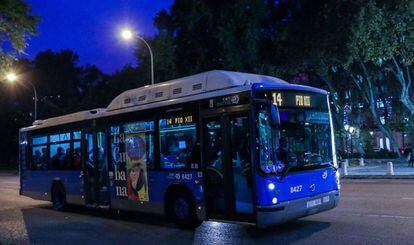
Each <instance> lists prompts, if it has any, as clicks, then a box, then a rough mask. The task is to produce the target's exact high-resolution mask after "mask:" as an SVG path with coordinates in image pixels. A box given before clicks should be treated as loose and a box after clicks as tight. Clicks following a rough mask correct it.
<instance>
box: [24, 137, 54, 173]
mask: <svg viewBox="0 0 414 245" xmlns="http://www.w3.org/2000/svg"><path fill="white" fill-rule="evenodd" d="M31 143H32V161H31V165H30V166H28V167H29V169H31V170H47V169H48V165H49V154H48V145H47V143H48V142H47V136H39V137H33V138H32V142H31Z"/></svg>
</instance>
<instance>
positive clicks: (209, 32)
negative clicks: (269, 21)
mask: <svg viewBox="0 0 414 245" xmlns="http://www.w3.org/2000/svg"><path fill="white" fill-rule="evenodd" d="M264 19H265V2H264V1H254V0H231V1H217V0H208V1H202V0H190V1H187V0H186V1H184V0H176V1H175V2H174V3H173V5H172V6H171V7H170V10H169V11H166V10H163V11H161V12H159V13H158V14H157V16H156V17H155V19H154V24H155V26H156V27H157V29H158V34H157V35H156V37H155V39H154V40H153V41H151V43H153V44H155V45H158V46H159V47H165V48H168V49H169V51H168V52H167V50H166V49H164V50H162V51H161V52H160V54H157V52H158V51H157V52H155V53H154V55H155V56H156V58H155V59H156V60H157V59H158V62H157V61H156V63H157V65H156V66H155V67H156V69H158V67H162V68H161V72H167V73H168V75H162V76H163V77H166V78H167V77H168V78H172V77H177V76H184V75H190V74H194V73H198V72H203V71H207V70H212V69H231V70H239V71H248V72H254V71H255V69H256V68H258V67H260V54H259V51H260V49H259V47H260V45H259V43H260V40H261V36H262V32H261V30H262V27H263V25H264ZM161 41H162V42H163V44H162V43H161ZM143 52H146V51H143ZM160 55H165V58H166V59H165V60H164V59H163V58H164V56H160ZM157 56H158V57H162V58H157ZM138 58H139V61H141V58H142V57H140V55H138ZM140 64H142V65H144V62H140ZM163 64H165V65H163ZM156 74H157V73H156ZM157 80H160V79H157Z"/></svg>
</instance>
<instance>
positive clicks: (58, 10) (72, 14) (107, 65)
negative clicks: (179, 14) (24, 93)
mask: <svg viewBox="0 0 414 245" xmlns="http://www.w3.org/2000/svg"><path fill="white" fill-rule="evenodd" d="M26 1H27V2H28V3H29V4H31V5H32V9H33V13H34V14H35V15H37V16H39V17H40V18H41V19H42V22H41V23H40V24H39V25H38V35H37V36H35V37H33V38H32V39H31V40H29V47H28V48H27V49H26V53H27V54H26V55H23V57H26V58H27V57H28V58H31V59H33V58H34V57H35V56H36V54H37V53H38V52H40V51H44V50H46V49H52V50H53V51H59V50H62V49H72V50H74V51H75V52H76V53H78V54H79V56H80V64H81V65H85V64H91V65H96V66H98V67H99V68H100V69H101V70H103V71H104V72H106V73H113V72H114V71H116V70H118V69H120V68H122V67H123V66H125V65H126V64H133V65H135V64H136V60H135V59H134V56H133V51H134V45H131V44H128V43H125V42H124V41H122V40H121V39H120V38H119V30H120V29H122V27H123V26H131V27H133V28H134V29H135V30H139V33H140V34H141V35H145V36H151V35H154V33H155V32H156V30H155V28H154V26H153V18H154V16H155V15H156V13H157V12H158V11H160V10H162V9H164V8H168V7H169V6H170V5H171V4H172V2H173V0H26ZM154 52H156V51H154Z"/></svg>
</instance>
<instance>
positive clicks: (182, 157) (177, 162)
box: [159, 116, 199, 169]
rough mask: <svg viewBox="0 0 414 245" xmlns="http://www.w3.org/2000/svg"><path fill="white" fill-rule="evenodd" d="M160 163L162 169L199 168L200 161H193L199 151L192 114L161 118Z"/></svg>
mask: <svg viewBox="0 0 414 245" xmlns="http://www.w3.org/2000/svg"><path fill="white" fill-rule="evenodd" d="M159 126H160V165H161V168H162V169H186V168H190V167H191V168H192V169H197V168H198V162H191V161H192V160H191V158H193V159H194V157H192V156H196V155H197V154H196V153H195V152H194V151H199V147H197V146H196V141H197V134H196V126H195V123H193V122H192V116H187V117H179V118H166V119H160V120H159Z"/></svg>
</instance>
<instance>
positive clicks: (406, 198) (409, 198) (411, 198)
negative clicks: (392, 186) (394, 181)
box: [401, 197, 414, 200]
mask: <svg viewBox="0 0 414 245" xmlns="http://www.w3.org/2000/svg"><path fill="white" fill-rule="evenodd" d="M401 199H403V200H414V197H402V198H401Z"/></svg>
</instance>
